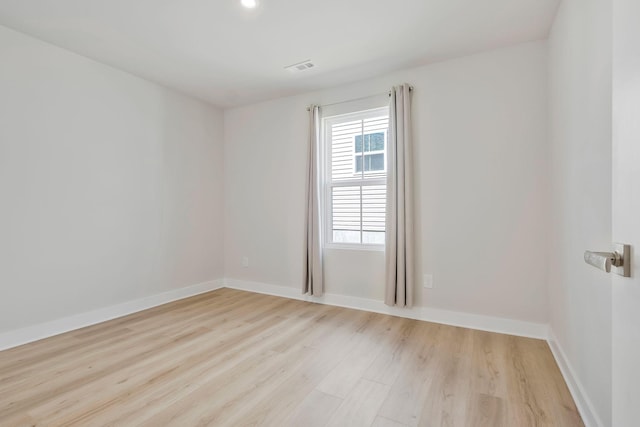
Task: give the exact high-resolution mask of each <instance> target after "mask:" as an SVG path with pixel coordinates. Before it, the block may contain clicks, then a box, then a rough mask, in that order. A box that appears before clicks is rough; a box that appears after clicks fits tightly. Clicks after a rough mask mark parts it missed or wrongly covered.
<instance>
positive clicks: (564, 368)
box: [547, 327, 605, 427]
mask: <svg viewBox="0 0 640 427" xmlns="http://www.w3.org/2000/svg"><path fill="white" fill-rule="evenodd" d="M547 342H548V343H549V347H550V348H551V353H553V357H554V358H555V359H556V363H557V364H558V367H559V368H560V372H561V373H562V376H563V377H564V382H565V383H567V387H569V392H570V393H571V396H572V397H573V401H574V402H575V403H576V407H577V408H578V412H580V416H581V417H582V421H583V422H584V425H585V427H604V426H605V425H604V424H603V422H602V420H601V419H600V417H599V416H598V413H597V412H596V411H595V409H594V407H593V403H591V400H590V399H589V397H588V396H587V394H586V393H585V391H584V387H583V386H582V383H581V382H580V380H579V379H578V377H577V376H576V374H575V370H574V369H573V368H572V365H571V363H570V362H569V359H568V358H567V355H566V354H565V352H564V350H563V349H562V346H561V345H560V343H559V342H558V339H557V338H556V335H555V334H554V332H553V329H551V327H549V339H548V340H547Z"/></svg>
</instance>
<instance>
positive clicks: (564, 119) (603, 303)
mask: <svg viewBox="0 0 640 427" xmlns="http://www.w3.org/2000/svg"><path fill="white" fill-rule="evenodd" d="M549 93H550V111H549V123H550V128H549V133H550V143H551V178H552V218H553V220H552V228H551V233H550V235H551V236H552V239H551V244H550V247H549V265H550V272H549V294H550V323H551V328H552V330H553V333H554V335H555V337H556V339H557V344H558V345H559V346H560V347H561V348H562V349H563V351H564V354H565V355H566V357H567V359H568V360H567V362H568V364H569V365H570V366H571V368H572V370H573V373H574V375H575V376H576V380H577V382H578V383H579V384H580V387H581V388H582V391H583V393H584V395H585V396H586V399H588V400H590V402H591V403H590V404H589V403H588V402H587V405H588V406H591V410H592V411H593V412H594V414H593V415H594V417H593V418H594V419H596V421H595V422H597V423H600V424H601V425H603V426H608V425H611V278H610V276H608V275H607V274H605V273H604V272H602V271H599V270H596V269H594V268H592V267H589V266H587V265H586V264H585V263H584V261H583V259H582V255H583V252H584V251H585V250H586V249H590V250H608V249H609V248H610V247H611V2H608V1H606V0H586V1H585V0H565V1H563V2H562V3H561V6H560V9H559V10H558V15H557V17H556V20H555V23H554V25H553V28H552V30H551V35H550V38H549ZM578 403H579V404H580V402H578ZM583 415H585V414H584V413H583ZM597 418H599V419H600V421H597ZM589 421H590V420H589Z"/></svg>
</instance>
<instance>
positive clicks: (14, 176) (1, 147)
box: [0, 27, 223, 332]
mask: <svg viewBox="0 0 640 427" xmlns="http://www.w3.org/2000/svg"><path fill="white" fill-rule="evenodd" d="M222 126H223V119H222V112H221V111H220V110H217V109H214V108H212V107H209V106H207V105H206V104H203V103H201V102H199V101H196V100H194V99H191V98H188V97H185V96H182V95H179V94H177V93H175V92H173V91H170V90H167V89H164V88H161V87H159V86H157V85H155V84H151V83H149V82H146V81H144V80H141V79H139V78H136V77H134V76H132V75H130V74H126V73H123V72H121V71H118V70H115V69H113V68H110V67H107V66H104V65H101V64H99V63H97V62H94V61H91V60H88V59H86V58H84V57H81V56H78V55H75V54H72V53H70V52H68V51H65V50H62V49H59V48H57V47H54V46H52V45H49V44H46V43H43V42H40V41H38V40H36V39H33V38H30V37H27V36H25V35H22V34H20V33H16V32H14V31H11V30H9V29H6V28H4V27H0V332H2V331H8V330H14V329H17V328H21V327H25V326H28V325H33V324H38V323H40V322H45V321H48V320H53V319H57V318H61V317H65V316H69V315H73V314H77V313H81V312H85V311H89V310H93V309H96V308H101V307H106V306H109V305H113V304H117V303H120V302H124V301H129V300H133V299H136V298H140V297H144V296H149V295H153V294H157V293H160V292H163V291H167V290H170V289H176V288H179V287H184V286H187V285H193V284H196V283H200V282H204V281H208V280H211V279H217V278H221V277H222V271H223V264H222V259H223V256H222V248H223V245H222V242H223V239H222V217H223V212H222V207H221V202H222V178H223V168H222V165H223V163H222V159H223V153H222V152H223V145H222V138H223V133H222Z"/></svg>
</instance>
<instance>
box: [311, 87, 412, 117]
mask: <svg viewBox="0 0 640 427" xmlns="http://www.w3.org/2000/svg"><path fill="white" fill-rule="evenodd" d="M409 90H410V91H413V86H409ZM382 95H387V96H391V92H385V93H376V94H375V95H368V96H361V97H360V98H354V99H345V100H344V101H338V102H332V103H330V104H322V105H319V107H330V106H332V105H338V104H344V103H345V102H355V101H362V100H363V99H369V98H375V97H376V96H382ZM307 111H311V107H307Z"/></svg>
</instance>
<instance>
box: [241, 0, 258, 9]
mask: <svg viewBox="0 0 640 427" xmlns="http://www.w3.org/2000/svg"><path fill="white" fill-rule="evenodd" d="M240 3H242V5H243V6H244V7H246V8H247V9H255V8H256V7H257V6H258V0H240Z"/></svg>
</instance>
